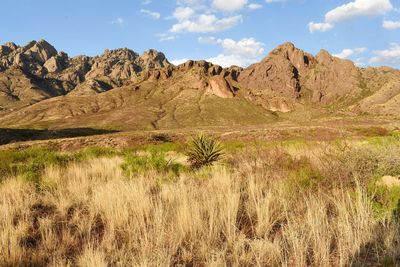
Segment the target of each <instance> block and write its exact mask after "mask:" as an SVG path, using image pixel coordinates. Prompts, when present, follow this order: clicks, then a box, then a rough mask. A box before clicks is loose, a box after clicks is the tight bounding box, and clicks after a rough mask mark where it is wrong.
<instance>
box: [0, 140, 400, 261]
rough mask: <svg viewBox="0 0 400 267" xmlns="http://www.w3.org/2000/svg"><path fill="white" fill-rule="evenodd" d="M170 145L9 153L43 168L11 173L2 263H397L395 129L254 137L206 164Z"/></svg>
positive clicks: (1, 228) (1, 202)
mask: <svg viewBox="0 0 400 267" xmlns="http://www.w3.org/2000/svg"><path fill="white" fill-rule="evenodd" d="M173 147H174V146H173V145H172V144H168V143H167V144H162V145H152V146H147V147H143V149H142V150H139V151H138V150H131V151H116V150H112V149H100V148H92V149H86V150H85V151H81V152H75V153H60V152H56V151H52V150H50V149H48V148H32V149H28V150H26V151H24V150H21V151H18V152H15V151H1V152H0V157H1V159H2V160H1V161H0V162H1V164H2V170H3V169H4V166H6V167H7V166H15V164H17V163H18V164H23V162H25V163H28V164H25V165H27V166H29V165H30V162H35V163H36V162H39V163H40V164H38V166H40V168H39V169H40V172H38V173H37V179H35V181H32V180H31V179H21V178H23V177H24V175H25V174H24V172H8V173H6V175H4V173H3V176H2V180H1V183H0V210H2V214H3V216H1V217H0V241H1V242H0V263H1V264H0V265H2V266H27V265H34V266H120V265H123V266H188V265H192V266H226V265H228V266H351V265H353V266H380V265H386V266H396V265H398V264H400V247H399V244H400V239H399V236H400V224H399V219H398V214H399V205H400V204H399V203H400V201H399V200H400V193H399V192H400V186H396V183H397V182H399V183H400V181H399V180H398V178H396V177H399V176H400V168H399V166H400V165H399V163H400V156H399V155H400V143H399V142H398V139H397V137H396V136H395V135H393V136H388V137H377V138H371V139H368V140H367V141H364V142H352V143H346V144H345V145H344V144H343V143H337V144H335V143H318V144H310V145H309V147H307V145H306V144H301V146H298V145H296V144H295V143H293V144H292V145H285V146H280V145H276V146H264V147H262V146H259V145H254V146H253V145H250V144H247V145H246V146H244V147H241V148H240V149H235V150H233V151H231V152H230V153H227V154H226V156H225V157H224V162H225V164H223V165H215V166H211V167H207V168H200V169H198V170H197V171H192V170H190V169H189V168H187V167H186V166H187V165H189V164H190V162H188V161H187V160H185V158H184V156H183V154H181V153H180V152H179V151H178V152H177V151H173V150H171V148H173ZM235 147H237V146H235ZM4 159H11V160H9V161H7V162H6V161H4ZM174 166H175V167H174ZM5 169H7V168H5ZM384 175H385V176H387V175H390V177H392V178H390V179H391V180H389V181H390V182H391V183H390V184H388V183H387V182H386V180H381V178H382V176H384ZM396 179H397V180H396Z"/></svg>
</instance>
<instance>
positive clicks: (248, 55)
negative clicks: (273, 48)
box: [198, 37, 264, 67]
mask: <svg viewBox="0 0 400 267" xmlns="http://www.w3.org/2000/svg"><path fill="white" fill-rule="evenodd" d="M198 41H199V42H200V43H206V44H214V45H220V46H221V47H222V49H223V52H222V53H221V54H219V55H217V56H215V57H211V58H208V59H207V61H210V62H212V63H214V64H217V65H220V66H222V67H230V66H233V65H236V66H241V67H246V66H248V65H250V64H252V63H254V62H256V61H258V60H260V57H261V56H262V55H263V54H264V44H263V43H261V42H258V41H257V40H256V39H254V38H244V39H241V40H239V41H235V40H232V39H229V38H227V39H217V38H215V37H205V38H204V37H201V38H199V40H198Z"/></svg>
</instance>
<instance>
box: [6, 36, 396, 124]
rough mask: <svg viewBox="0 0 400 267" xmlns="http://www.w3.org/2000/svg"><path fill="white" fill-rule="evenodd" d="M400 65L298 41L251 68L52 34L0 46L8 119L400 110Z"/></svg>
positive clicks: (240, 119) (260, 120)
mask: <svg viewBox="0 0 400 267" xmlns="http://www.w3.org/2000/svg"><path fill="white" fill-rule="evenodd" d="M399 104H400V71H399V70H395V69H392V68H388V67H381V68H371V67H369V68H359V67H357V66H355V65H354V63H353V62H351V61H348V60H342V59H339V58H337V57H334V56H332V55H330V54H329V53H328V52H327V51H325V50H321V51H320V52H319V53H318V54H317V55H315V56H314V55H311V54H309V53H306V52H304V51H302V50H300V49H298V48H296V47H295V46H294V45H293V44H291V43H285V44H282V45H280V46H279V47H277V48H276V49H274V50H273V51H272V52H270V53H269V54H268V55H267V56H266V57H265V58H264V59H263V60H262V61H261V62H259V63H255V64H253V65H251V66H249V67H248V68H245V69H243V68H240V67H230V68H222V67H220V66H217V65H214V64H211V63H209V62H206V61H188V62H186V63H184V64H181V65H179V66H175V65H173V64H171V63H170V62H169V61H168V59H167V58H166V57H165V55H164V54H163V53H161V52H158V51H155V50H149V51H147V52H145V53H143V54H142V55H139V54H138V53H136V52H134V51H132V50H130V49H127V48H123V49H116V50H106V51H104V53H103V54H101V55H99V56H95V57H88V56H78V57H73V58H71V57H69V56H68V55H67V54H66V53H63V52H58V51H57V50H56V49H55V48H54V47H53V46H52V45H51V44H49V43H48V42H46V41H45V40H40V41H32V42H30V43H29V44H27V45H25V46H18V45H16V44H14V43H6V44H4V45H1V46H0V126H3V127H31V126H35V127H50V128H51V127H53V128H66V127H97V128H98V127H104V128H106V127H107V128H109V127H111V128H118V129H166V128H184V127H200V126H232V125H257V124H264V123H269V122H275V121H285V120H293V119H296V120H309V119H317V118H325V117H332V116H339V115H340V116H349V117H354V118H356V117H358V116H360V115H363V116H372V117H376V116H379V117H390V118H395V117H398V115H399V114H400V105H399Z"/></svg>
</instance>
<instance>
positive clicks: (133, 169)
mask: <svg viewBox="0 0 400 267" xmlns="http://www.w3.org/2000/svg"><path fill="white" fill-rule="evenodd" d="M121 168H122V169H123V170H124V173H125V175H126V176H127V177H135V176H138V175H143V174H144V173H145V172H148V171H155V172H156V173H160V174H163V175H166V174H168V175H172V176H179V174H180V173H181V172H182V171H184V170H185V169H186V168H185V166H183V165H182V164H179V163H176V162H174V161H172V160H167V159H166V155H165V153H163V152H160V151H156V150H151V152H147V151H142V152H131V153H126V154H125V155H124V163H123V164H122V165H121Z"/></svg>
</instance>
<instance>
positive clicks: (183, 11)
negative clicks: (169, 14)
mask: <svg viewBox="0 0 400 267" xmlns="http://www.w3.org/2000/svg"><path fill="white" fill-rule="evenodd" d="M193 14H194V10H193V9H192V8H190V7H177V8H176V9H175V11H174V14H173V17H174V18H176V19H177V20H178V21H185V20H188V19H190V17H191V16H192V15H193Z"/></svg>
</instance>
